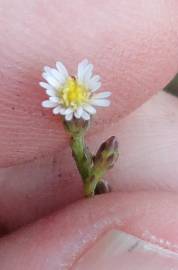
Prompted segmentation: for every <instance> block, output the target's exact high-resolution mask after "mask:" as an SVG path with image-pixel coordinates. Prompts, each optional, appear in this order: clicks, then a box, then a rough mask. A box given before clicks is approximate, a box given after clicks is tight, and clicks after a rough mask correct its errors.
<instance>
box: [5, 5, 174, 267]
mask: <svg viewBox="0 0 178 270" xmlns="http://www.w3.org/2000/svg"><path fill="white" fill-rule="evenodd" d="M50 3H51V2H50ZM70 3H71V2H70V1H65V3H62V4H61V3H60V2H59V1H53V4H52V5H50V4H49V2H48V1H44V2H43V1H42V0H39V1H29V2H28V3H25V4H24V2H23V1H20V0H15V1H13V3H11V2H10V1H5V0H4V1H2V0H1V6H2V15H1V16H0V18H1V19H0V20H1V24H0V30H1V33H2V34H1V37H2V38H1V40H0V45H1V48H2V49H1V51H0V56H1V67H0V76H1V80H0V92H1V107H0V139H1V153H0V177H1V182H0V203H1V206H2V207H1V212H0V217H1V231H2V234H3V233H4V232H10V231H12V230H15V229H17V228H19V227H21V226H22V225H26V224H27V223H29V222H32V221H35V220H37V219H39V218H40V217H42V216H44V215H50V213H51V212H52V211H54V210H57V209H59V208H60V210H58V211H57V213H56V214H55V215H53V216H50V217H48V218H46V219H44V220H42V221H40V222H38V223H34V224H33V225H31V226H30V227H28V228H25V229H19V231H18V232H17V233H14V234H11V235H9V236H5V237H3V238H2V240H1V241H0V258H1V259H0V266H1V268H2V269H5V270H6V269H24V266H25V269H27V270H28V269H34V270H35V269H56V268H57V267H59V266H60V267H61V268H60V269H68V268H69V267H70V266H71V265H72V264H73V263H74V262H75V260H76V259H77V258H78V257H79V256H80V255H81V254H82V253H83V252H85V249H86V248H88V247H89V246H91V245H92V243H94V241H95V239H96V238H97V237H99V236H100V235H101V234H102V233H103V232H104V231H105V230H108V229H109V228H110V227H112V226H118V228H120V229H122V230H125V231H127V232H129V233H132V234H135V235H137V236H138V237H141V238H143V232H144V231H145V230H146V229H147V230H149V231H151V232H152V233H153V234H154V235H156V237H158V238H163V239H166V240H168V241H170V242H171V243H173V244H177V242H178V239H177V237H176V235H178V234H177V228H178V226H177V225H178V218H177V215H176V214H175V213H176V212H177V205H178V202H177V195H176V194H175V195H174V194H173V192H176V191H177V183H176V179H177V174H178V171H177V166H176V165H175V164H177V160H178V154H177V153H176V149H177V147H176V146H177V145H178V139H177V138H178V136H177V130H178V126H177V118H178V113H177V105H178V104H177V103H178V101H177V99H176V98H174V97H172V96H169V95H168V94H165V93H159V94H157V96H154V97H153V98H151V99H150V100H149V101H147V100H148V99H149V98H150V97H151V96H152V95H153V94H156V92H158V91H159V90H161V89H162V88H163V87H164V86H165V85H166V84H167V83H168V82H169V81H170V80H171V78H172V77H173V76H174V75H175V73H176V72H177V69H178V38H177V37H178V30H177V29H178V16H177V12H176V10H177V5H178V4H177V1H167V2H166V3H165V1H156V0H155V1H147V2H146V1H145V2H144V5H143V3H142V1H141V0H140V1H139V0H138V1H120V4H119V5H118V4H117V1H116V0H115V1H114V0H113V1H111V3H110V5H109V6H108V4H107V2H104V3H103V1H100V0H98V1H91V2H90V3H86V2H84V1H82V0H78V1H76V4H75V5H72V6H71V5H70ZM69 8H70V11H71V14H72V15H73V17H74V18H75V19H76V21H75V23H74V21H73V19H71V15H70V14H69ZM82 8H83V10H86V13H82V12H80V10H81V9H82ZM66 14H67V16H66ZM106 14H107V16H106ZM69 15H70V16H69ZM69 17H70V18H69ZM96 17H97V18H98V20H97V21H95V20H94V19H95V18H96ZM51 18H52V20H51ZM92 18H94V19H93V20H92V21H94V27H93V25H91V19H92ZM81 21H82V24H81ZM46 22H48V24H47V23H46ZM141 22H144V23H141ZM66 26H67V27H66ZM59 29H60V31H59ZM111 29H112V31H111ZM41 33H43V36H42V35H41ZM61 36H62V39H61ZM12 41H13V42H12ZM37 44H38V46H37ZM96 44H97V46H96ZM103 44H104V45H103ZM69 51H70V53H69ZM86 55H87V57H88V58H89V59H90V60H91V61H92V62H93V63H94V65H95V69H96V72H97V73H99V74H101V76H102V77H103V88H104V89H108V90H111V91H112V93H113V95H112V96H113V97H112V99H113V100H112V106H111V107H110V108H109V109H106V111H104V110H101V111H99V112H98V113H97V116H96V118H95V120H94V122H93V128H92V130H91V132H90V134H89V135H88V142H89V144H90V145H91V147H92V148H93V149H96V146H97V145H98V144H99V138H103V139H104V138H106V137H108V136H109V135H113V134H116V135H118V137H119V141H120V151H121V157H120V163H118V164H117V166H116V168H115V169H114V170H113V171H112V172H111V173H110V177H109V178H110V179H111V180H110V181H111V185H112V187H113V190H114V191H116V192H115V193H113V194H110V195H107V196H99V197H97V198H96V199H94V200H80V199H81V197H82V191H81V183H80V179H79V176H78V175H77V173H76V169H75V166H74V165H71V164H73V163H70V162H69V160H70V153H69V150H68V143H67V140H68V138H67V137H66V134H65V132H64V131H63V129H62V126H61V123H60V121H59V119H58V118H57V117H54V116H52V115H51V112H49V111H43V109H42V108H41V107H40V105H39V104H40V102H41V101H42V100H44V99H45V95H44V93H43V91H42V90H40V89H39V87H38V86H37V83H38V81H39V78H40V72H41V69H42V67H43V65H46V64H49V65H50V64H51V65H54V62H55V61H56V60H57V59H62V60H64V61H65V63H66V64H67V66H68V67H69V68H70V69H71V72H74V71H72V68H73V67H75V66H76V64H77V62H78V61H80V59H82V58H84V57H86ZM111 71H112V72H111ZM146 101H147V102H146ZM144 102H146V103H145V104H143V103H144ZM142 104H143V105H142ZM140 105H142V106H141V107H140ZM136 108H137V110H136V111H134V110H135V109H136ZM133 111H134V112H133ZM131 112H132V113H131ZM124 116H125V118H122V117H124ZM103 117H104V118H103ZM120 118H122V119H120ZM29 126H30V127H31V129H29ZM94 142H95V143H94ZM93 143H94V144H93ZM61 161H62V163H61ZM61 173H62V174H61ZM66 183H67V184H66ZM141 190H146V192H145V193H143V192H141ZM118 191H121V193H119V192H118ZM127 191H129V192H130V191H132V192H131V193H126V192H127ZM167 191H169V192H167ZM77 200H78V202H76V203H75V204H73V205H71V203H72V202H74V201H77ZM165 202H166V205H165ZM66 205H68V207H67V208H64V206H66ZM136 210H137V211H136ZM165 215H166V216H165ZM140 216H141V219H140ZM108 220H109V223H108ZM120 220H122V221H123V223H124V224H125V225H124V226H122V227H120V225H119V224H117V221H120ZM165 220H166V222H167V223H165ZM96 221H98V224H99V225H100V226H99V227H98V229H97V231H94V227H93V224H94V223H96ZM86 225H87V226H86ZM76 228H77V229H78V230H77V229H76ZM158 229H159V230H158ZM79 231H80V232H81V233H82V234H85V235H86V234H87V235H89V238H88V240H87V241H86V243H85V245H82V244H81V241H80V237H79V235H78V232H79ZM24 239H26V241H24ZM64 247H65V249H64ZM64 251H65V252H64ZM47 254H48V256H49V260H48V262H47V263H46V264H44V258H46V256H47ZM59 254H60V255H59ZM22 258H23V260H22ZM72 258H73V259H72ZM27 262H28V263H27ZM62 264H63V265H64V267H63V268H62V266H61V265H62ZM14 267H15V268H14Z"/></svg>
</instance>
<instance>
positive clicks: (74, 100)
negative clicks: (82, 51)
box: [40, 59, 111, 121]
mask: <svg viewBox="0 0 178 270" xmlns="http://www.w3.org/2000/svg"><path fill="white" fill-rule="evenodd" d="M42 77H43V78H44V79H45V80H46V81H47V82H40V86H41V87H43V88H44V89H45V90H46V94H47V95H48V96H49V99H48V100H45V101H43V102H42V106H43V107H45V108H52V109H53V113H54V114H60V115H62V116H63V117H65V120H66V121H71V120H72V119H73V117H75V118H77V119H79V118H82V119H84V120H89V119H90V117H91V115H93V114H95V113H96V109H95V106H101V107H107V106H109V105H110V101H109V100H108V99H107V97H109V96H110V95H111V92H108V91H107V92H100V93H97V94H96V93H95V92H96V91H97V90H98V89H99V88H100V86H101V82H100V76H98V75H93V65H92V64H91V63H89V61H88V60H87V59H84V60H83V61H82V62H80V63H79V64H78V70H77V75H76V76H70V75H69V74H68V71H67V69H66V68H65V66H64V65H63V64H62V63H61V62H57V63H56V69H55V68H50V67H47V66H46V67H44V72H43V73H42Z"/></svg>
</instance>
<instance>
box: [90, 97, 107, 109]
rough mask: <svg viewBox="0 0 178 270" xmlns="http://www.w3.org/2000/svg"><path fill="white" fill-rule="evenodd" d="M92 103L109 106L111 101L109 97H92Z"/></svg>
mask: <svg viewBox="0 0 178 270" xmlns="http://www.w3.org/2000/svg"><path fill="white" fill-rule="evenodd" d="M90 103H91V104H92V105H95V106H101V107H108V106H109V105H110V104H111V102H110V100H108V99H91V101H90Z"/></svg>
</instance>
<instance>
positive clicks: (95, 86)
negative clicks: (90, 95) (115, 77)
mask: <svg viewBox="0 0 178 270" xmlns="http://www.w3.org/2000/svg"><path fill="white" fill-rule="evenodd" d="M89 85H90V87H89V89H90V90H91V92H95V91H96V90H98V89H99V88H100V87H101V82H90V84H89Z"/></svg>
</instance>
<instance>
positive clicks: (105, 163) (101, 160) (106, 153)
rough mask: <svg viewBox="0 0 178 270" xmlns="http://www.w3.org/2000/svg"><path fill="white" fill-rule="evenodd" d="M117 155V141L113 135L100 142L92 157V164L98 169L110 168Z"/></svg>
mask: <svg viewBox="0 0 178 270" xmlns="http://www.w3.org/2000/svg"><path fill="white" fill-rule="evenodd" d="M118 157H119V150H118V141H117V139H116V137H115V136H112V137H110V138H109V139H107V140H106V141H105V142H104V143H102V144H101V146H100V148H99V150H98V151H97V153H96V155H95V157H94V164H95V166H96V167H98V168H100V169H105V170H108V169H111V168H112V167H113V166H114V163H115V162H116V161H117V159H118Z"/></svg>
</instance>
